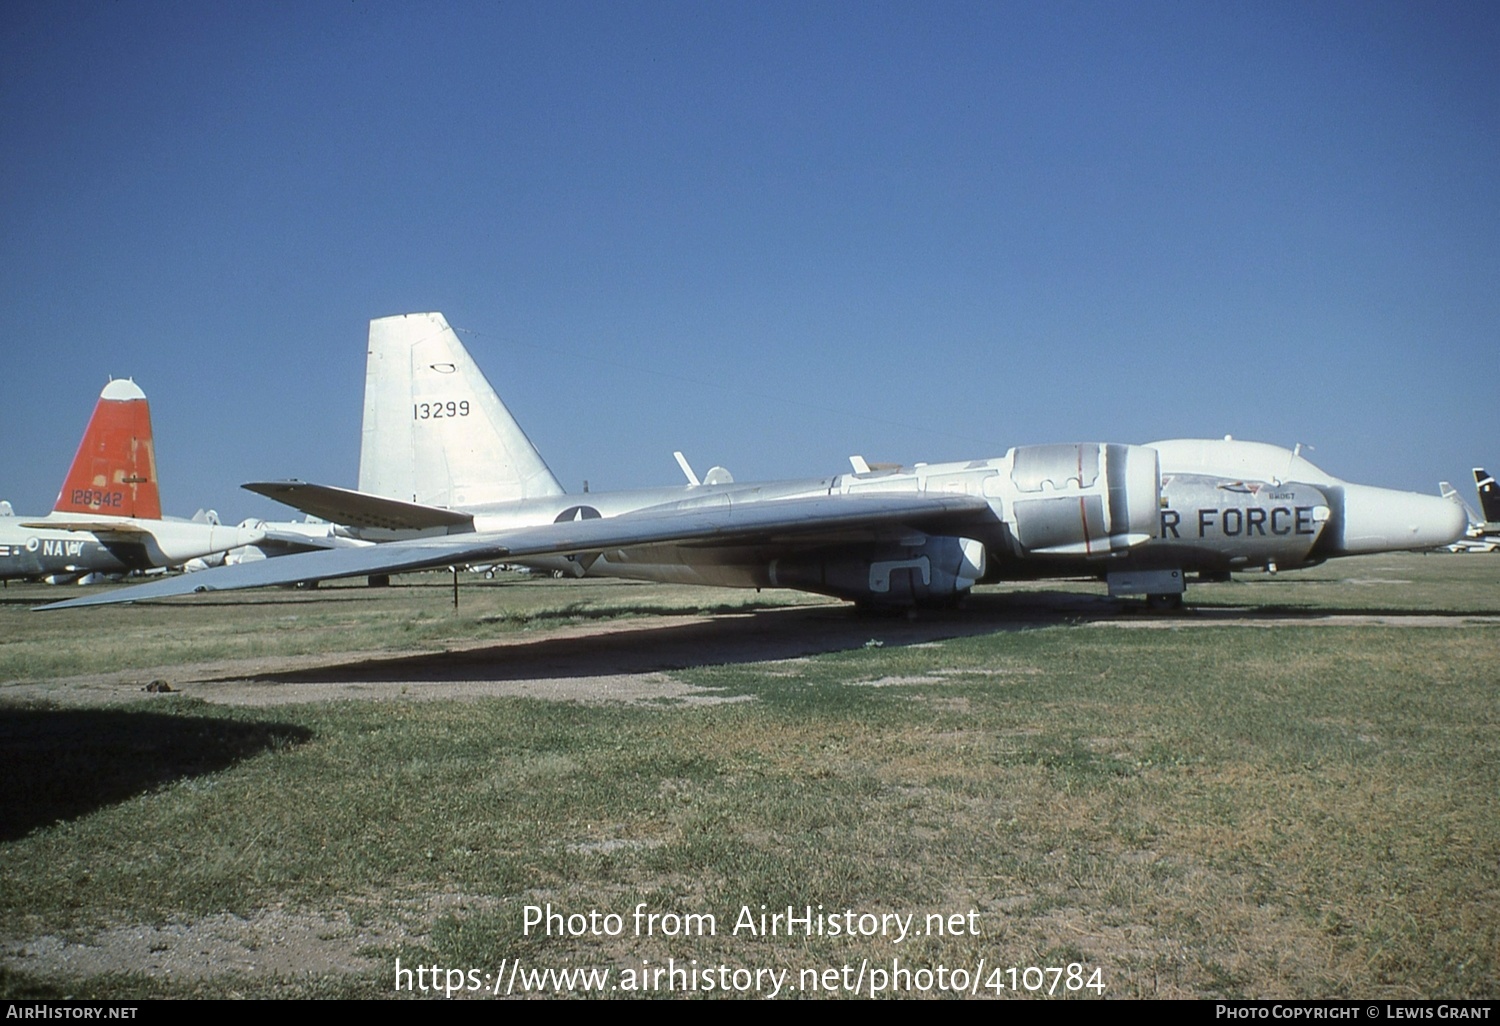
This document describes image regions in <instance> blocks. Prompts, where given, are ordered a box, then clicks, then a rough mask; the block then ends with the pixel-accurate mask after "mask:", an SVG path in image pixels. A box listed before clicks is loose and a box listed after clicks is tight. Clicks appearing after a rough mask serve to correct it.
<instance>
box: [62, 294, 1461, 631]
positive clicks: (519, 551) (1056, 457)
mask: <svg viewBox="0 0 1500 1026" xmlns="http://www.w3.org/2000/svg"><path fill="white" fill-rule="evenodd" d="M377 355H378V356H379V360H378V361H377V359H376V357H377ZM370 356H371V363H370V366H371V367H372V368H373V367H376V366H378V365H379V363H380V362H383V361H391V362H392V363H393V365H394V366H395V367H396V368H397V371H396V372H395V373H393V374H388V373H387V372H380V373H379V374H378V375H377V374H376V372H375V371H373V370H372V371H371V372H370V373H371V375H372V376H377V377H379V378H380V380H381V382H385V381H398V382H399V381H407V382H408V385H407V387H408V388H409V393H403V394H402V399H401V403H400V405H399V408H398V406H397V404H396V403H395V402H394V398H393V396H394V394H396V393H392V395H389V396H382V395H381V393H380V392H379V388H385V387H386V386H385V385H384V384H381V385H380V386H379V388H377V391H376V399H375V402H376V406H377V410H376V415H375V417H374V418H373V419H372V417H371V415H370V409H369V403H370V402H371V398H370V397H371V387H370V381H369V379H368V378H367V382H366V401H367V410H366V423H365V434H366V439H367V440H369V439H371V438H377V439H383V440H384V442H383V443H382V447H381V453H380V454H379V455H378V456H370V452H371V450H370V449H368V448H367V449H366V450H365V451H364V452H363V453H362V457H364V456H370V459H371V461H372V462H371V463H370V465H369V473H368V474H367V473H366V462H365V459H364V458H362V460H361V474H360V483H361V490H358V491H354V490H349V489H342V488H333V487H329V486H323V485H313V484H305V483H302V482H281V483H258V484H254V485H250V486H247V487H250V488H252V489H253V490H254V491H257V492H259V493H261V494H264V495H269V496H271V497H273V498H276V499H278V500H280V501H283V502H287V503H289V504H292V505H294V506H296V507H298V508H300V509H302V510H304V511H306V512H309V513H311V514H313V515H315V516H318V517H322V518H324V519H327V520H331V521H334V522H337V523H340V524H347V525H352V526H354V527H357V528H358V530H359V532H360V533H361V535H362V536H363V537H365V538H373V537H376V536H379V535H382V534H383V536H385V537H389V538H391V539H392V540H390V541H388V542H387V543H386V544H383V545H376V546H370V547H366V548H360V549H343V550H338V551H330V552H314V553H306V554H301V555H292V556H287V557H285V558H282V559H277V560H270V561H266V562H261V563H256V564H253V565H243V566H236V567H223V568H220V569H215V570H208V571H205V572H203V573H200V574H195V575H193V576H192V577H190V578H186V579H178V580H171V581H159V582H154V583H151V584H146V585H142V586H139V587H135V588H130V589H122V590H117V591H113V592H111V593H108V594H104V595H99V596H90V597H88V598H83V599H75V600H72V601H69V602H63V603H55V604H53V605H51V606H47V607H46V608H48V609H57V608H63V607H70V606H78V605H93V604H96V603H100V602H130V601H136V600H141V599H150V598H159V597H165V596H169V595H180V594H188V593H191V592H199V591H213V590H219V589H231V588H249V587H256V586H259V585H267V584H289V583H298V582H310V581H318V580H326V579H331V578H340V577H355V576H363V575H370V574H390V573H397V572H402V571H407V570H420V569H427V568H432V567H442V566H451V565H457V564H465V563H485V562H495V561H504V562H507V563H523V564H529V565H537V566H543V567H551V566H560V567H566V568H567V569H568V570H569V571H570V572H572V573H574V574H576V575H579V576H581V575H583V574H585V573H587V574H594V575H600V576H615V577H627V578H637V579H643V580H654V581H669V582H676V583H692V584H712V585H727V586H737V587H756V588H759V587H783V588H796V589H800V590H804V591H811V592H818V593H821V594H825V595H832V596H835V597H838V598H842V599H848V600H851V601H853V602H855V603H857V604H859V605H861V606H865V607H894V608H903V607H910V606H915V605H928V604H945V603H950V602H953V601H955V600H957V599H960V598H962V597H963V596H964V595H965V594H966V593H967V592H968V590H969V589H970V588H971V587H972V586H973V585H974V584H975V583H976V582H980V581H996V580H1007V579H1017V578H1043V577H1054V576H1067V577H1077V576H1097V577H1099V578H1101V579H1103V580H1105V581H1106V582H1108V585H1109V590H1110V593H1111V594H1112V595H1146V596H1148V597H1149V598H1150V599H1151V600H1152V601H1153V602H1155V603H1157V604H1161V605H1171V604H1176V603H1178V602H1180V600H1181V596H1182V594H1183V592H1184V590H1185V588H1186V577H1187V575H1188V574H1190V573H1196V574H1199V575H1204V576H1208V577H1222V576H1224V575H1227V574H1228V573H1230V572H1231V571H1235V570H1252V569H1264V570H1275V569H1291V568H1295V567H1301V566H1309V565H1313V564H1316V563H1320V562H1322V561H1323V560H1325V559H1328V558H1332V557H1336V556H1347V555H1355V554H1359V553H1368V552H1386V551H1393V550H1402V549H1422V548H1431V547H1433V546H1436V545H1442V544H1446V543H1448V542H1451V541H1453V540H1454V539H1455V538H1457V537H1459V535H1461V534H1462V532H1463V525H1464V514H1463V510H1462V509H1461V507H1460V506H1459V504H1457V503H1455V502H1453V501H1451V500H1448V499H1443V498H1439V497H1436V496H1430V495H1418V494H1415V493H1411V492H1400V491H1393V490H1390V489H1384V488H1375V487H1370V486H1366V485H1358V484H1351V483H1349V482H1345V481H1341V480H1339V479H1338V478H1335V477H1333V476H1331V475H1329V474H1326V473H1324V472H1323V471H1322V470H1320V469H1318V468H1317V467H1315V466H1313V465H1312V464H1311V463H1309V462H1308V461H1307V460H1306V459H1304V458H1303V457H1302V456H1301V455H1299V454H1297V453H1293V452H1290V451H1288V450H1286V449H1283V448H1280V447H1278V446H1273V445H1266V444H1263V443H1257V442H1241V441H1236V440H1234V439H1231V438H1225V439H1223V440H1201V439H1182V440H1174V441H1165V442H1157V443H1153V444H1151V445H1121V444H1103V443H1094V442H1086V443H1082V444H1065V445H1032V446H1021V447H1018V448H1013V449H1011V450H1009V451H1008V452H1007V453H1006V454H1005V455H1004V456H999V457H994V458H988V459H976V460H968V461H963V462H957V463H941V464H921V463H919V464H916V465H914V466H912V467H897V468H886V467H880V468H874V467H871V466H870V464H868V463H866V461H864V460H863V459H862V458H860V457H858V456H855V457H852V458H851V461H850V462H851V466H852V469H853V473H848V474H836V475H831V476H828V477H823V478H815V479H811V480H800V481H775V482H766V483H752V484H740V483H736V482H734V481H733V480H732V478H731V477H730V475H729V474H728V473H726V472H723V471H722V470H721V469H718V470H717V472H711V473H710V475H709V480H705V481H702V482H697V483H695V480H696V475H694V474H692V473H691V471H690V470H689V471H688V477H689V483H688V484H687V485H685V486H681V487H675V488H656V489H648V490H642V491H630V492H615V493H599V492H594V493H585V494H583V495H573V496H570V495H567V494H566V493H565V492H564V491H563V489H562V486H561V485H560V484H558V482H557V479H556V478H555V477H554V476H553V475H552V472H551V471H550V470H549V469H548V468H547V465H546V463H545V462H544V461H543V460H542V458H541V455H540V454H539V453H538V452H537V451H536V449H535V447H534V446H532V444H531V442H530V441H529V440H528V439H527V438H526V435H525V433H524V432H522V431H521V429H520V427H519V425H517V424H516V422H515V420H514V419H513V418H512V417H511V415H510V413H509V411H507V410H506V409H505V406H504V404H502V403H501V402H500V400H499V399H498V397H496V396H495V395H494V393H493V391H492V390H491V389H490V388H489V385H488V383H487V382H486V381H485V380H484V376H483V375H482V374H481V373H479V370H478V368H477V367H476V366H475V365H474V364H473V362H472V360H470V359H469V357H468V354H467V352H465V351H464V350H463V346H462V345H461V344H460V343H459V341H458V338H457V336H456V335H455V334H454V333H453V330H452V329H451V328H450V327H449V326H448V324H447V322H446V321H445V320H444V319H443V317H442V315H441V314H436V313H427V314H407V315H403V316H398V317H388V318H382V319H379V320H376V321H372V322H371V326H370ZM392 387H394V388H396V390H397V392H399V389H400V386H392ZM391 440H395V442H394V443H392V441H391ZM386 444H390V445H391V448H385V447H384V446H385V445H386ZM393 452H394V453H404V455H398V456H390V455H389V454H390V453H393ZM480 466H484V467H486V468H488V469H487V472H486V474H485V475H483V476H476V473H475V471H476V468H478V467H480ZM382 493H383V494H382ZM408 495H409V496H410V497H409V498H408Z"/></svg>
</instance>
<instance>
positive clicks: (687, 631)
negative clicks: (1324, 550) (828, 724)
mask: <svg viewBox="0 0 1500 1026" xmlns="http://www.w3.org/2000/svg"><path fill="white" fill-rule="evenodd" d="M642 612H646V613H656V614H660V613H662V612H663V611H662V610H660V609H648V608H643V610H642ZM1433 615H1442V616H1454V617H1460V618H1461V617H1463V616H1465V615H1473V614H1464V613H1436V614H1435V613H1433V612H1431V611H1428V610H1421V609H1398V608H1392V609H1369V608H1349V609H1331V608H1328V607H1319V608H1311V609H1300V608H1292V607H1253V606H1235V607H1222V606H1221V607H1215V606H1189V607H1188V608H1186V609H1184V610H1181V611H1174V612H1168V613H1155V612H1151V611H1148V610H1147V609H1146V608H1145V604H1144V603H1142V602H1139V601H1125V602H1121V601H1117V600H1111V599H1109V598H1107V597H1105V596H1102V595H1089V594H1080V593H1076V592H1063V591H1045V590H1036V591H1023V592H1011V593H1006V594H986V595H975V596H972V597H970V599H969V600H968V602H967V603H966V604H965V606H964V607H963V608H962V609H956V610H929V611H922V612H921V613H919V614H918V615H917V616H916V617H915V618H914V619H907V618H905V617H901V616H893V617H879V616H876V617H870V616H862V615H859V614H857V613H856V612H855V611H854V609H853V607H851V606H801V607H770V608H764V609H756V610H751V611H748V612H746V611H744V610H741V609H736V610H735V611H734V612H728V613H718V614H717V615H715V616H714V617H713V618H712V619H708V620H702V619H694V620H692V621H690V622H685V623H680V624H673V623H667V624H662V623H660V622H654V623H652V624H649V625H642V626H639V627H631V626H628V624H627V625H623V626H622V625H621V624H620V623H618V622H615V623H611V624H610V625H609V627H608V628H607V629H601V630H600V632H599V633H596V634H582V635H579V634H570V635H569V636H566V637H558V636H556V635H553V636H549V637H540V638H535V639H529V638H526V637H525V636H524V635H516V634H510V635H507V636H506V637H505V639H503V640H499V641H497V642H496V644H494V645H487V646H482V647H478V648H470V649H466V650H464V651H458V652H443V653H424V654H421V655H412V656H400V655H398V656H379V657H372V658H360V659H355V660H350V661H347V662H343V663H337V664H333V665H328V666H321V667H314V668H309V669H301V670H290V671H285V672H280V673H267V674H256V675H255V678H254V679H256V680H259V681H264V682H267V683H281V684H298V683H305V684H340V683H445V682H458V681H473V682H482V681H492V682H506V681H526V680H567V679H577V678H588V677H599V676H607V675H614V674H641V673H652V672H662V671H671V670H681V669H686V668H689V667H695V666H732V665H743V664H746V663H758V662H767V661H773V660H779V659H795V658H798V657H802V656H813V655H822V654H826V653H830V652H844V651H851V650H854V649H858V648H863V647H864V646H865V645H866V644H868V643H869V642H870V641H871V640H875V641H878V642H880V644H881V645H882V646H885V647H893V648H899V647H903V646H907V645H915V644H921V643H925V642H932V641H941V640H944V639H949V638H960V637H973V636H977V635H984V634H994V633H997V632H1003V631H1022V630H1034V629H1038V628H1041V627H1050V626H1067V625H1081V624H1086V623H1095V622H1102V621H1126V622H1129V621H1138V622H1140V621H1144V622H1153V621H1165V622H1180V623H1184V624H1199V625H1203V626H1212V625H1214V624H1231V623H1246V622H1267V623H1287V624H1296V623H1298V622H1302V621H1308V622H1311V621H1316V620H1320V619H1325V618H1327V617H1329V616H1366V617H1368V616H1391V617H1403V616H1433ZM243 679H244V678H243V677H241V676H234V677H223V678H217V679H216V680H215V681H210V682H209V683H213V682H228V681H232V680H243Z"/></svg>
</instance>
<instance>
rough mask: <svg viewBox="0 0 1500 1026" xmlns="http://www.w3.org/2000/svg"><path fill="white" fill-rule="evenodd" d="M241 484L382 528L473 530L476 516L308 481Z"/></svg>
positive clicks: (315, 511) (321, 514)
mask: <svg viewBox="0 0 1500 1026" xmlns="http://www.w3.org/2000/svg"><path fill="white" fill-rule="evenodd" d="M241 487H243V488H245V489H247V490H249V491H252V492H255V493H256V494H257V495H264V496H266V498H268V499H275V500H276V501H277V502H281V503H285V504H286V505H288V506H291V507H292V508H293V509H300V510H301V511H302V512H304V513H308V514H311V515H312V516H315V517H318V518H319V519H321V520H328V521H332V522H333V523H336V524H347V525H348V526H350V527H367V528H379V529H382V530H387V531H430V530H434V529H436V528H446V529H447V530H448V531H449V532H452V531H453V529H455V528H458V529H460V530H465V531H467V530H472V529H473V526H474V518H473V517H472V516H470V515H469V514H468V513H460V512H458V511H456V510H451V509H442V508H441V507H438V506H423V505H421V504H419V503H415V502H402V501H401V500H400V499H386V498H382V497H381V496H379V495H370V494H368V493H366V492H356V491H353V490H352V489H349V488H335V487H333V486H332V485H316V484H308V483H306V482H305V481H252V482H251V483H249V484H247V485H242V486H241Z"/></svg>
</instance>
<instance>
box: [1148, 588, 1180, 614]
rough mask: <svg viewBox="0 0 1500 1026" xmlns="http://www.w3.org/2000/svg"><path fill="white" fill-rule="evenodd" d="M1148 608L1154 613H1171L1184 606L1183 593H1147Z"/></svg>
mask: <svg viewBox="0 0 1500 1026" xmlns="http://www.w3.org/2000/svg"><path fill="white" fill-rule="evenodd" d="M1146 608H1147V609H1149V610H1151V611H1152V612H1153V613H1170V612H1173V611H1174V610H1178V609H1181V608H1182V595H1181V593H1178V594H1172V595H1147V596H1146Z"/></svg>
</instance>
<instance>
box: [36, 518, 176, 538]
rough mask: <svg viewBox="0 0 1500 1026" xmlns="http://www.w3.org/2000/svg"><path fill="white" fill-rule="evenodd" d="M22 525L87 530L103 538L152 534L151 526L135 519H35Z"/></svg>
mask: <svg viewBox="0 0 1500 1026" xmlns="http://www.w3.org/2000/svg"><path fill="white" fill-rule="evenodd" d="M21 526H22V527H25V528H29V529H31V530H37V531H87V532H89V533H90V534H96V535H98V536H99V537H101V538H109V537H111V536H113V537H117V538H123V537H130V538H132V539H135V538H138V536H139V535H143V534H150V533H151V531H150V529H149V528H147V527H145V526H144V525H142V524H138V523H136V522H135V521H134V520H34V521H32V522H31V523H29V524H22V525H21Z"/></svg>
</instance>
